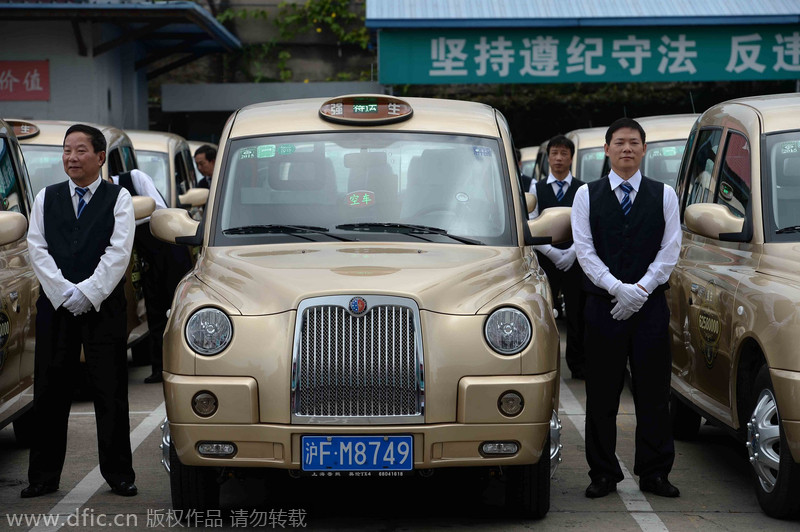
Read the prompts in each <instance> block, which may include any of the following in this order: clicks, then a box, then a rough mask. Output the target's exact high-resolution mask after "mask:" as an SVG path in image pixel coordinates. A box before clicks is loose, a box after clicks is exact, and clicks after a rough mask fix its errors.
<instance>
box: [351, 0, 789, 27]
mask: <svg viewBox="0 0 800 532" xmlns="http://www.w3.org/2000/svg"><path fill="white" fill-rule="evenodd" d="M791 23H800V0H709V1H706V2H697V1H696V0H670V1H665V0H367V12H366V25H367V27H369V28H375V29H378V28H431V27H440V28H441V27H450V28H470V27H471V28H475V27H494V28H502V27H536V26H553V27H570V26H619V25H624V24H632V25H634V24H635V25H639V26H642V25H646V26H674V25H724V24H727V25H744V24H747V25H749V24H791Z"/></svg>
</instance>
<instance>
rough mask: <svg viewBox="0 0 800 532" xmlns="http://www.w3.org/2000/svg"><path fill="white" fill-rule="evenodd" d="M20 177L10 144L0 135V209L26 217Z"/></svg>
mask: <svg viewBox="0 0 800 532" xmlns="http://www.w3.org/2000/svg"><path fill="white" fill-rule="evenodd" d="M20 179H21V175H20V174H18V173H17V168H16V167H15V165H14V159H13V158H12V155H11V144H10V143H9V142H8V139H6V138H5V137H0V211H13V212H19V213H22V214H24V215H25V216H26V217H27V216H28V213H27V212H26V209H25V196H24V195H23V194H24V191H23V188H22V183H21V181H20Z"/></svg>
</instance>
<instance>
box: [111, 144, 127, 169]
mask: <svg viewBox="0 0 800 532" xmlns="http://www.w3.org/2000/svg"><path fill="white" fill-rule="evenodd" d="M124 171H125V166H123V164H122V155H120V153H119V148H114V149H113V150H109V152H108V175H119V174H121V173H123V172H124Z"/></svg>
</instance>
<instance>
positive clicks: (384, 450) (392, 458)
mask: <svg viewBox="0 0 800 532" xmlns="http://www.w3.org/2000/svg"><path fill="white" fill-rule="evenodd" d="M302 447H303V466H302V468H303V471H411V470H412V469H413V466H414V453H413V439H412V436H410V435H403V436H303V437H302Z"/></svg>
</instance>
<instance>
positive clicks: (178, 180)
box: [175, 152, 189, 195]
mask: <svg viewBox="0 0 800 532" xmlns="http://www.w3.org/2000/svg"><path fill="white" fill-rule="evenodd" d="M175 187H176V189H177V190H178V195H181V194H186V191H187V190H189V185H188V182H187V176H186V168H185V167H184V165H183V158H182V157H181V153H180V152H178V153H176V154H175Z"/></svg>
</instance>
